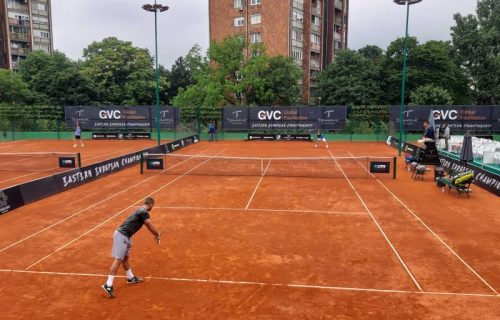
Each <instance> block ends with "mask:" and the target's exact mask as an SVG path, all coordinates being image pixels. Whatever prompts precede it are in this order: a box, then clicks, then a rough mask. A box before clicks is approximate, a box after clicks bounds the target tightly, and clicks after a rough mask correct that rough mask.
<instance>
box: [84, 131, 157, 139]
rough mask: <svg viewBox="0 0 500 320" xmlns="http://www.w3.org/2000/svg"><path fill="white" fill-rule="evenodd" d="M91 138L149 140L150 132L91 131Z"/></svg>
mask: <svg viewBox="0 0 500 320" xmlns="http://www.w3.org/2000/svg"><path fill="white" fill-rule="evenodd" d="M92 139H95V140H103V139H107V140H116V139H118V140H122V139H123V140H142V139H144V140H150V139H151V134H150V133H148V132H137V133H130V132H129V133H127V132H124V133H116V132H95V133H92Z"/></svg>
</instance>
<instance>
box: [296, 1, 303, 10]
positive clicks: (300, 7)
mask: <svg viewBox="0 0 500 320" xmlns="http://www.w3.org/2000/svg"><path fill="white" fill-rule="evenodd" d="M293 7H294V8H297V9H300V10H304V4H303V3H300V2H298V1H295V0H294V1H293Z"/></svg>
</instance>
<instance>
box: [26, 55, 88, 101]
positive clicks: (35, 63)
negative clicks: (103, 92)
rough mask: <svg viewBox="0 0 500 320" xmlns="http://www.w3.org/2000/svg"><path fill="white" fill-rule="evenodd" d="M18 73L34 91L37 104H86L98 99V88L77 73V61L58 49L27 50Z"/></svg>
mask: <svg viewBox="0 0 500 320" xmlns="http://www.w3.org/2000/svg"><path fill="white" fill-rule="evenodd" d="M19 74H20V75H21V77H22V78H23V79H24V81H26V83H28V85H29V87H30V89H31V90H32V91H33V92H34V95H35V101H34V102H35V103H36V104H45V105H55V106H64V105H85V104H91V103H94V102H95V101H96V100H97V99H98V93H97V89H96V88H95V87H94V86H93V85H92V82H91V81H90V80H89V79H88V78H87V77H85V76H83V75H81V74H80V70H79V66H78V64H77V63H75V62H73V61H71V60H70V59H68V58H67V57H66V55H64V54H63V53H61V52H54V53H51V54H49V53H45V52H43V51H34V52H32V53H30V54H29V55H28V57H27V58H26V59H25V60H23V61H22V62H21V63H20V66H19Z"/></svg>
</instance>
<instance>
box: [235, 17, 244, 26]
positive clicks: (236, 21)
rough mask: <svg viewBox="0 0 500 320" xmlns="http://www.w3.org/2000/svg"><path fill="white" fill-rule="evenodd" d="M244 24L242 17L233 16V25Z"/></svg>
mask: <svg viewBox="0 0 500 320" xmlns="http://www.w3.org/2000/svg"><path fill="white" fill-rule="evenodd" d="M244 25H245V18H244V17H237V18H234V26H235V27H241V26H244Z"/></svg>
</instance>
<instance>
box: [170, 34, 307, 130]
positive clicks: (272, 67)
mask: <svg viewBox="0 0 500 320" xmlns="http://www.w3.org/2000/svg"><path fill="white" fill-rule="evenodd" d="M246 48H247V45H246V43H245V41H244V40H243V39H242V38H240V37H230V38H226V39H224V40H223V41H222V42H220V43H212V45H211V47H210V49H209V57H208V58H209V59H207V58H203V57H201V55H199V51H197V50H194V51H191V53H194V54H192V55H191V58H186V59H185V60H186V61H187V64H188V65H191V67H190V69H191V70H196V71H195V72H193V78H194V79H195V82H196V83H195V84H192V85H190V86H188V87H187V88H186V89H184V88H181V89H179V94H178V95H177V97H176V98H175V99H174V105H176V106H179V107H181V108H182V109H183V115H184V116H186V118H188V119H191V118H193V117H194V116H195V114H196V108H197V107H200V112H201V116H202V119H203V120H204V121H209V120H212V119H217V118H218V116H219V113H218V112H219V109H220V108H221V107H223V106H225V105H288V104H292V103H294V102H296V101H297V100H298V99H299V97H300V87H299V85H298V81H299V79H300V77H301V75H300V70H299V69H298V67H297V66H295V64H294V63H293V62H292V61H291V60H290V59H288V58H285V57H279V56H277V57H269V56H268V55H267V54H266V52H265V48H264V46H263V45H252V46H251V48H250V49H251V50H250V55H249V56H248V57H245V54H244V52H246V50H245V49H246ZM208 60H210V61H211V63H208V62H207V61H208ZM190 61H191V62H192V61H195V62H196V63H194V65H195V66H196V67H192V66H193V64H191V62H190ZM184 116H183V117H184Z"/></svg>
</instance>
